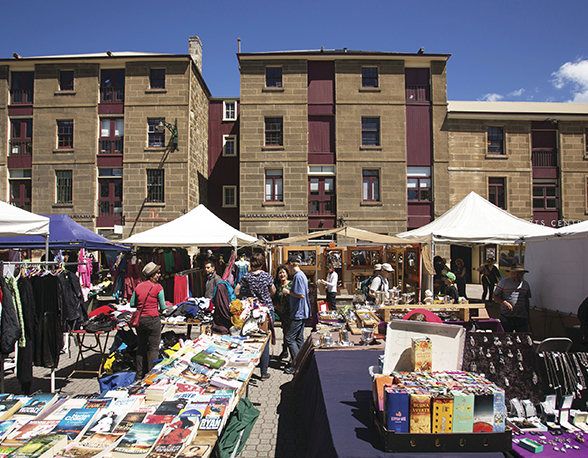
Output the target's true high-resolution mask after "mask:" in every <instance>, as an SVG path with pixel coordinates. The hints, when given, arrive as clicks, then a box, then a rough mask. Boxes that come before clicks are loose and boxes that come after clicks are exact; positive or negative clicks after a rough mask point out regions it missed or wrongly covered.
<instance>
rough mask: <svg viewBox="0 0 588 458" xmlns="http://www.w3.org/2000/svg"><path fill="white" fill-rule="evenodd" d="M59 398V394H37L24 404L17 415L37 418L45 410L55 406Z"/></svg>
mask: <svg viewBox="0 0 588 458" xmlns="http://www.w3.org/2000/svg"><path fill="white" fill-rule="evenodd" d="M58 397H59V395H58V394H55V393H53V394H50V393H39V394H35V395H33V396H32V397H31V399H30V400H29V401H28V402H27V403H26V404H24V405H23V406H22V407H21V408H20V409H19V410H18V412H17V413H16V414H17V415H28V416H31V417H36V416H37V415H39V414H40V413H41V412H42V411H43V410H44V409H46V408H48V407H49V406H51V404H53V403H54V402H55V401H56V400H57V398H58Z"/></svg>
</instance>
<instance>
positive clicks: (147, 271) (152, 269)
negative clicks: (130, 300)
mask: <svg viewBox="0 0 588 458" xmlns="http://www.w3.org/2000/svg"><path fill="white" fill-rule="evenodd" d="M159 269H161V266H158V265H157V264H155V263H154V262H149V263H147V265H146V266H145V267H143V275H145V276H146V277H147V278H149V277H151V276H152V275H153V274H154V273H156V272H159Z"/></svg>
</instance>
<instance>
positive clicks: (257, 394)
mask: <svg viewBox="0 0 588 458" xmlns="http://www.w3.org/2000/svg"><path fill="white" fill-rule="evenodd" d="M171 329H173V328H171ZM176 329H178V331H177V332H179V333H181V332H184V331H183V329H182V328H176ZM166 330H168V328H166ZM192 333H193V337H194V336H195V335H196V330H195V329H194V330H193V331H192ZM306 333H307V334H309V333H310V329H309V328H307V329H306ZM282 337H283V336H282V330H281V328H277V330H276V340H277V343H276V345H274V346H272V349H271V350H272V352H271V353H270V354H271V355H273V356H272V357H271V360H270V369H269V373H270V375H271V376H270V378H269V380H266V381H265V382H262V381H261V380H260V379H259V369H256V370H255V372H254V375H253V377H252V379H251V382H250V386H249V399H251V401H252V402H253V403H254V405H255V406H256V408H257V409H258V410H259V411H260V415H259V418H258V420H257V423H256V424H255V426H254V428H253V430H252V432H251V435H250V437H249V439H248V440H247V443H246V446H245V448H244V449H243V451H242V452H241V454H240V455H239V456H240V457H242V458H253V457H255V458H262V457H268V458H269V457H276V458H277V457H279V458H296V457H303V456H305V455H306V435H305V431H304V425H302V423H301V421H300V415H299V411H298V409H299V404H300V392H301V389H302V384H301V383H298V384H297V385H296V388H293V387H292V384H291V380H292V375H286V374H284V372H283V369H284V367H285V362H284V361H280V360H278V358H277V355H279V354H280V353H281V351H282ZM111 342H112V337H111V338H110V339H109V342H108V344H107V347H106V348H109V347H110V343H111ZM76 358H77V347H75V346H74V345H73V340H72V346H71V355H70V354H69V353H65V354H62V355H61V359H60V362H59V369H58V370H57V371H56V372H55V381H56V391H57V392H59V393H61V394H65V395H75V394H84V393H94V392H99V391H100V388H99V385H98V381H97V379H96V378H95V377H93V376H91V375H85V374H77V373H76V374H74V375H73V376H72V377H70V378H67V376H68V375H69V374H70V373H71V372H72V370H73V368H74V364H75V361H76ZM86 361H87V367H88V368H89V369H95V368H97V367H98V364H99V359H98V358H97V357H96V356H92V357H90V358H88V359H87V360H86ZM79 368H81V365H80V366H79V367H78V369H79ZM33 374H34V382H33V390H35V391H37V390H40V391H43V392H49V391H50V390H51V371H50V370H49V369H44V368H39V367H35V368H33ZM5 392H7V393H13V394H22V391H21V389H20V385H19V383H18V380H17V379H16V376H15V375H14V373H12V372H8V373H7V374H6V377H5Z"/></svg>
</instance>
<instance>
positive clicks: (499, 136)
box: [488, 126, 504, 154]
mask: <svg viewBox="0 0 588 458" xmlns="http://www.w3.org/2000/svg"><path fill="white" fill-rule="evenodd" d="M488 154H504V130H503V128H502V127H494V126H490V127H488Z"/></svg>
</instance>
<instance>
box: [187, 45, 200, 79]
mask: <svg viewBox="0 0 588 458" xmlns="http://www.w3.org/2000/svg"><path fill="white" fill-rule="evenodd" d="M189 42H190V46H189V49H188V52H189V53H190V55H191V56H192V59H194V62H196V66H197V67H198V70H200V73H202V42H201V41H200V38H198V37H190V40H189Z"/></svg>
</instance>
